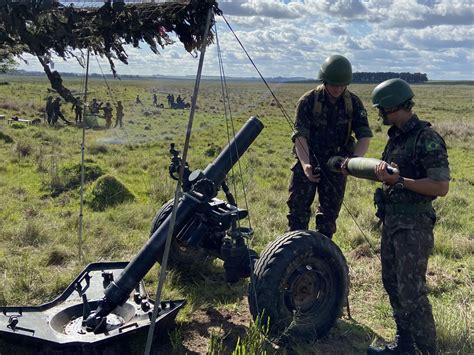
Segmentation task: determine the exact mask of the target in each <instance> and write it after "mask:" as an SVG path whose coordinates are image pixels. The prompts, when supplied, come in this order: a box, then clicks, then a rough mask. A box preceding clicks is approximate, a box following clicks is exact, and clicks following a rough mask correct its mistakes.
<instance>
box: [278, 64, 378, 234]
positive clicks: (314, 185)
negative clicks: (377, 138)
mask: <svg viewBox="0 0 474 355" xmlns="http://www.w3.org/2000/svg"><path fill="white" fill-rule="evenodd" d="M319 79H320V80H321V81H322V82H323V84H322V85H320V86H318V87H317V88H316V89H313V90H311V91H309V92H307V93H306V94H304V95H303V96H302V97H301V98H300V100H299V102H298V104H297V108H296V119H295V131H294V134H293V136H292V140H293V142H294V143H295V148H294V150H295V153H296V157H297V159H298V160H297V161H296V163H295V164H294V165H293V167H292V168H291V170H292V176H291V180H290V187H289V198H288V201H287V204H288V207H289V213H288V216H287V217H288V230H290V231H293V230H299V229H308V224H309V219H310V216H311V204H312V203H313V200H314V197H315V195H316V191H317V192H318V196H319V207H318V212H317V214H316V229H317V230H318V231H319V232H321V233H323V234H324V235H326V236H327V237H329V238H331V237H332V235H333V234H334V233H335V231H336V219H337V217H338V215H339V211H340V209H341V205H342V200H343V198H344V191H345V187H346V175H341V174H338V173H334V172H331V171H330V170H329V169H328V168H327V166H326V162H327V160H328V159H329V158H330V157H332V156H333V155H342V156H346V157H351V156H363V155H364V154H365V153H366V152H367V149H368V146H369V141H370V137H372V131H371V130H370V128H369V125H368V121H367V111H366V110H365V108H364V105H363V104H362V101H361V100H360V99H359V98H358V97H357V96H356V95H354V94H353V93H352V92H350V91H349V90H348V89H347V85H349V84H350V82H351V80H352V66H351V63H350V62H349V61H348V60H347V59H346V58H345V57H343V56H341V55H332V56H330V57H328V58H327V59H326V60H325V61H324V63H323V64H322V65H321V68H320V71H319ZM352 132H354V133H355V137H356V138H357V143H355V139H354V137H353V136H352Z"/></svg>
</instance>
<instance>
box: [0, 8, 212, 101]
mask: <svg viewBox="0 0 474 355" xmlns="http://www.w3.org/2000/svg"><path fill="white" fill-rule="evenodd" d="M209 9H212V10H213V12H214V13H215V14H218V13H220V10H219V9H218V7H217V2H216V1H215V0H189V1H175V2H166V3H159V4H154V3H144V4H124V3H121V2H113V3H110V2H106V3H105V4H104V5H103V6H102V7H88V8H85V7H81V8H75V7H72V6H67V7H65V6H63V5H60V4H59V3H57V2H56V1H52V0H21V1H18V0H1V1H0V63H2V62H5V61H8V60H10V59H11V56H15V57H21V55H22V54H23V53H30V54H32V55H35V56H36V57H38V59H39V61H40V63H41V64H42V66H43V68H44V71H45V72H46V74H47V76H48V78H49V80H50V82H51V86H52V88H53V89H55V90H56V91H57V92H58V93H59V94H60V95H61V96H62V97H63V98H64V99H65V100H66V101H69V102H74V101H75V98H74V96H73V95H72V94H71V92H70V91H69V90H68V89H67V88H65V87H64V86H63V84H62V79H61V76H60V75H59V73H58V72H57V71H51V69H50V66H49V65H50V63H51V57H52V55H57V56H59V57H61V58H63V59H68V58H76V59H78V60H79V62H80V63H81V64H82V65H83V62H84V60H83V55H82V54H79V55H78V51H77V50H86V49H89V50H90V51H91V53H94V54H95V55H99V56H102V57H106V58H107V59H108V61H109V63H110V67H111V69H112V72H113V73H114V75H115V74H116V71H115V64H114V60H117V59H118V60H120V61H121V62H123V63H125V64H127V62H128V56H127V53H126V51H125V49H124V45H127V44H130V45H133V46H134V47H138V46H139V44H140V42H141V41H144V42H146V43H147V44H148V45H149V47H150V49H151V50H152V51H153V52H155V53H158V48H164V47H165V46H166V45H169V44H171V43H173V41H172V40H171V39H170V37H169V33H171V32H174V33H175V34H176V35H177V37H178V38H179V41H181V42H182V43H183V45H184V48H185V49H186V50H187V51H189V52H194V51H196V50H197V49H198V48H199V47H200V46H201V43H202V41H203V36H204V30H205V27H206V21H207V15H208V13H209ZM210 25H211V26H213V21H211V24H210ZM209 33H210V35H209V37H208V38H207V44H210V43H211V42H212V40H213V38H212V33H211V32H209Z"/></svg>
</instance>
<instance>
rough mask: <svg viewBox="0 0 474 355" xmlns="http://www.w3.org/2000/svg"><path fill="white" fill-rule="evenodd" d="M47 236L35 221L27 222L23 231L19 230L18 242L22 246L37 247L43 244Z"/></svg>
mask: <svg viewBox="0 0 474 355" xmlns="http://www.w3.org/2000/svg"><path fill="white" fill-rule="evenodd" d="M47 239H48V236H47V234H46V232H45V230H44V228H43V226H42V225H41V223H39V222H37V221H36V220H28V221H27V222H26V225H25V227H24V229H20V232H19V235H18V242H19V244H20V245H22V246H32V247H38V246H40V245H41V244H44V243H45V242H46V241H47Z"/></svg>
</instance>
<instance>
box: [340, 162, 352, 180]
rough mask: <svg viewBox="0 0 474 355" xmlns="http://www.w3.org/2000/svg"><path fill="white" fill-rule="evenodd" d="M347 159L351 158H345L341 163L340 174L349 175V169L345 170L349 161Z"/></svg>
mask: <svg viewBox="0 0 474 355" xmlns="http://www.w3.org/2000/svg"><path fill="white" fill-rule="evenodd" d="M349 160H351V158H345V159H344V160H343V162H342V163H341V174H342V175H344V176H348V175H349V171H348V170H347V164H348V163H349Z"/></svg>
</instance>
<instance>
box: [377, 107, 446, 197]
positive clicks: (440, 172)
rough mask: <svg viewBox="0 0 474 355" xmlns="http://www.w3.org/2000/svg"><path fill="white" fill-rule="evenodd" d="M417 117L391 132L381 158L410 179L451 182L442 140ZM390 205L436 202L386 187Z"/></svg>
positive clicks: (414, 193)
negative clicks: (393, 164)
mask: <svg viewBox="0 0 474 355" xmlns="http://www.w3.org/2000/svg"><path fill="white" fill-rule="evenodd" d="M430 126H431V125H430V124H429V123H428V122H425V121H421V120H419V119H418V117H417V116H416V115H413V117H412V118H410V120H409V121H408V122H407V123H406V124H405V125H404V126H403V127H402V128H401V129H400V128H398V127H395V126H392V127H391V128H390V129H389V130H388V136H389V139H388V142H387V145H386V146H385V150H384V152H383V155H382V159H383V160H385V161H386V162H388V163H392V162H394V163H396V164H398V167H399V170H400V175H401V176H403V177H407V178H411V179H422V178H426V177H427V178H430V179H432V180H435V181H446V180H449V179H450V171H449V163H448V154H447V150H446V143H445V142H444V140H443V138H441V136H440V135H439V134H438V133H437V132H436V131H435V130H433V128H431V127H430ZM384 191H385V195H386V199H387V200H386V201H387V202H388V203H403V204H412V203H423V202H430V201H432V200H434V199H435V197H432V196H426V195H421V194H419V193H416V192H414V191H410V190H408V189H396V188H393V187H389V186H384Z"/></svg>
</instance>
